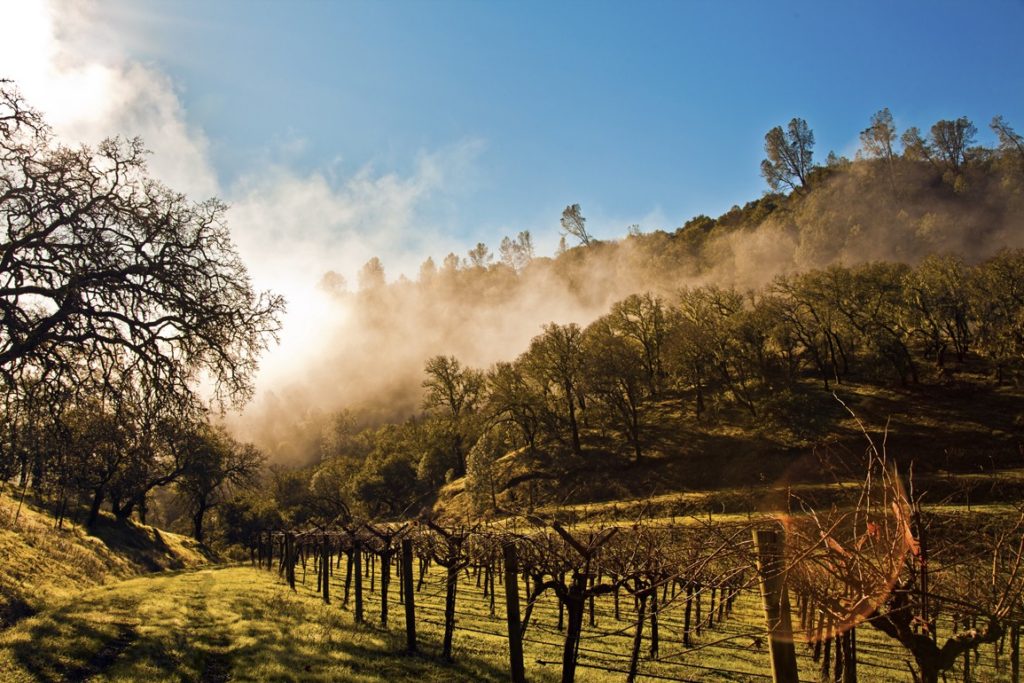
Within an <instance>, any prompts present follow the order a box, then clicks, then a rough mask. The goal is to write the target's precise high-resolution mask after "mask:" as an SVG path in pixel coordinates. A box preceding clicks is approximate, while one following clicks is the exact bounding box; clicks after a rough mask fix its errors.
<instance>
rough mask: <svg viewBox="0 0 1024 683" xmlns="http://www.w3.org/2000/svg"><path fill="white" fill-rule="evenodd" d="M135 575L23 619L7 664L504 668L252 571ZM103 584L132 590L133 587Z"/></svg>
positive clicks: (285, 670) (99, 668)
mask: <svg viewBox="0 0 1024 683" xmlns="http://www.w3.org/2000/svg"><path fill="white" fill-rule="evenodd" d="M228 571H230V572H233V571H234V570H228ZM254 579H255V580H254ZM138 582H142V584H141V585H140V584H139V583H138ZM150 582H153V583H152V584H150ZM133 583H134V584H135V585H134V586H133V587H132V588H130V589H121V588H118V587H112V588H110V589H106V590H102V591H100V592H98V593H96V594H94V595H92V596H89V597H87V598H85V599H83V600H82V601H80V602H76V603H75V604H72V605H67V606H65V607H62V608H59V609H57V610H53V611H52V612H48V613H43V614H42V615H40V616H39V617H38V619H37V620H35V621H34V622H28V623H25V624H23V625H22V627H21V628H23V629H25V631H24V633H23V634H22V636H21V637H20V638H19V639H18V640H17V641H15V642H13V643H12V644H11V645H9V647H10V648H11V654H12V655H13V660H14V662H15V663H16V664H17V665H18V666H19V667H20V668H21V669H22V670H23V671H24V672H25V673H28V674H29V675H30V676H31V677H32V679H34V680H37V681H42V682H43V683H50V682H51V681H52V682H56V681H83V680H88V679H92V678H93V677H96V676H102V675H104V674H107V675H110V676H113V677H115V678H118V679H122V680H147V681H158V680H167V681H169V680H174V681H180V680H189V681H203V682H204V683H221V682H223V681H228V680H294V681H308V680H321V681H328V680H330V681H336V680H372V681H377V680H380V681H398V680H418V681H504V680H507V678H508V673H507V670H506V669H504V668H503V667H501V666H496V665H495V662H494V661H489V660H485V659H483V658H479V657H474V656H470V655H463V656H461V657H459V659H458V661H457V662H456V663H454V664H445V663H442V662H440V661H439V660H438V659H435V658H434V657H432V656H430V655H423V654H419V655H408V654H405V653H404V649H405V640H404V633H399V632H397V631H396V632H390V631H384V630H380V629H376V628H373V627H370V626H356V625H354V624H352V623H351V621H350V617H349V616H348V615H347V614H346V613H345V612H344V611H342V609H341V608H340V606H338V605H332V606H322V605H320V604H319V603H318V602H317V600H316V599H315V598H313V597H310V596H305V595H301V594H300V595H291V594H287V593H285V592H283V591H281V590H280V587H279V586H276V585H274V584H273V583H272V582H271V581H266V582H264V581H262V580H260V579H256V577H255V576H248V575H245V576H241V575H238V574H220V571H219V570H212V571H210V570H205V571H204V572H200V573H199V574H193V573H191V572H184V573H181V575H180V576H169V575H168V574H166V573H165V574H162V575H160V576H154V577H140V578H138V579H134V580H133ZM108 590H115V591H117V590H130V591H131V595H130V596H123V595H120V594H118V593H116V592H115V593H113V594H111V593H110V592H108ZM168 601H169V602H170V603H172V604H173V607H168V608H166V612H167V614H166V616H167V617H168V618H167V619H166V620H161V618H160V617H157V618H154V619H153V621H152V622H146V621H144V620H145V619H147V617H146V615H147V614H154V613H155V612H154V609H157V610H164V607H163V604H164V602H168ZM182 607H184V610H182V609H181V608H182ZM160 614H161V615H163V614H164V612H160ZM182 617H184V623H183V620H182ZM420 649H421V651H425V652H427V653H433V652H437V651H439V650H440V644H439V643H435V642H433V640H432V639H428V638H424V637H423V636H422V634H421V639H420ZM457 655H458V653H457Z"/></svg>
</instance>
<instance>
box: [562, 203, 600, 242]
mask: <svg viewBox="0 0 1024 683" xmlns="http://www.w3.org/2000/svg"><path fill="white" fill-rule="evenodd" d="M562 230H563V231H564V232H563V234H562V236H563V237H564V236H565V235H572V236H573V237H575V238H576V239H578V240H579V241H580V244H582V245H583V246H585V247H588V246H590V245H591V244H593V243H594V238H593V237H592V236H591V235H590V233H588V232H587V219H586V218H584V217H583V212H582V209H580V205H579V204H573V205H572V206H567V207H565V210H564V211H562Z"/></svg>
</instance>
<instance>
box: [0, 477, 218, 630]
mask: <svg viewBox="0 0 1024 683" xmlns="http://www.w3.org/2000/svg"><path fill="white" fill-rule="evenodd" d="M0 558H2V559H0V628H2V627H4V626H6V625H9V624H11V623H14V622H16V621H17V620H18V619H21V618H23V617H24V616H26V615H28V614H32V613H34V612H36V611H38V610H41V609H45V608H46V607H49V606H51V605H53V604H56V603H59V602H61V601H62V600H65V599H67V598H69V597H71V596H73V595H76V594H77V593H79V592H80V591H81V590H82V589H84V588H88V587H90V586H97V585H102V584H105V583H109V582H112V581H119V580H121V579H125V578H129V577H132V576H136V575H138V574H142V573H145V572H153V571H162V570H167V569H186V568H192V567H198V566H200V565H203V564H207V563H208V562H210V561H211V559H212V557H211V556H210V554H209V551H207V550H206V549H205V548H203V547H202V546H201V545H200V544H199V543H197V542H196V541H195V540H193V539H191V538H186V537H185V536H180V535H178V534H172V533H169V532H166V531H161V530H159V529H156V528H155V527H151V526H145V525H142V524H136V523H134V522H124V523H118V522H114V520H113V519H111V518H107V517H103V518H101V519H100V521H99V523H98V524H96V525H95V526H94V527H93V528H92V529H86V528H85V527H84V526H82V525H81V524H77V523H75V522H73V521H71V520H65V521H64V524H63V525H62V526H61V527H59V528H58V527H57V525H56V521H55V520H54V518H53V516H52V515H51V514H50V513H49V512H48V511H47V510H45V509H43V508H38V507H35V506H33V505H32V504H30V503H29V502H25V503H24V504H21V505H19V501H18V500H16V499H13V498H11V497H10V496H7V495H4V494H0Z"/></svg>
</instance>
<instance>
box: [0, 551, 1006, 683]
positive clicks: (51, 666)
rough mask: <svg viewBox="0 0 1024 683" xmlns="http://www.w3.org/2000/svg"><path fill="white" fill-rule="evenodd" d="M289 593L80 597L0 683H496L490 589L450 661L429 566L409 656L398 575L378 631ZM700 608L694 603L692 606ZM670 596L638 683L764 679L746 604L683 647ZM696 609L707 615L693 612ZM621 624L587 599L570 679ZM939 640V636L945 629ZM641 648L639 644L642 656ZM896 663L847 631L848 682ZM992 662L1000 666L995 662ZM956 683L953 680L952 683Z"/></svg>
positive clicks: (810, 672)
mask: <svg viewBox="0 0 1024 683" xmlns="http://www.w3.org/2000/svg"><path fill="white" fill-rule="evenodd" d="M309 570H310V571H309V572H308V574H307V575H306V577H305V581H304V582H303V570H302V567H301V566H300V567H299V568H298V571H297V575H298V579H299V584H298V585H297V591H296V592H295V593H293V592H292V591H291V590H290V589H289V588H287V586H285V585H284V583H283V582H282V581H281V580H280V579H279V578H278V575H277V572H276V570H275V571H267V570H259V569H253V568H250V567H245V566H230V567H224V566H222V567H216V568H208V569H201V570H192V571H187V572H177V573H162V574H155V575H151V576H144V577H139V578H135V579H130V580H127V581H123V582H120V583H117V584H112V585H109V586H104V587H99V588H94V589H90V590H88V591H86V592H84V593H83V594H81V595H80V596H78V597H77V598H74V599H70V600H68V601H67V602H66V603H65V604H63V605H60V606H58V607H56V608H54V609H52V610H48V611H46V612H43V613H41V614H39V615H37V616H35V617H31V618H29V619H26V620H24V621H23V622H22V623H20V624H19V625H17V626H16V627H14V628H12V629H10V630H8V631H6V632H4V633H2V634H0V672H2V673H0V680H3V681H19V682H20V681H57V680H85V679H89V680H95V681H141V680H145V681H227V680H238V681H267V680H272V681H358V682H363V681H366V682H369V681H399V680H403V681H404V680H417V681H504V680H507V676H508V675H507V645H506V640H505V638H504V635H503V634H504V629H505V621H504V610H503V601H502V596H503V592H502V588H501V586H500V585H499V586H498V600H497V601H496V604H495V612H494V614H493V615H492V614H491V611H490V604H489V600H487V599H485V598H484V597H483V594H482V590H481V589H478V588H476V585H475V581H474V580H473V579H472V578H466V577H465V575H464V576H463V580H462V581H461V582H460V586H459V600H458V623H457V627H456V631H455V644H454V656H455V660H456V663H455V664H452V665H447V664H444V663H442V662H440V659H439V656H440V641H441V635H442V630H443V619H444V617H443V600H444V596H443V574H442V572H441V571H440V570H434V571H432V572H431V573H430V574H429V576H428V580H427V582H426V583H425V584H424V586H423V589H422V590H421V591H420V592H418V593H417V595H416V607H417V628H418V632H419V640H420V650H421V652H422V654H421V655H417V656H409V655H406V654H403V651H404V649H405V633H404V616H403V611H402V608H401V606H400V605H399V604H398V595H397V581H394V582H392V589H391V600H390V602H391V623H390V630H383V629H381V628H380V627H379V604H380V602H379V586H380V583H379V577H378V579H377V581H376V582H375V583H376V586H375V587H376V588H377V590H376V591H373V592H371V591H369V581H368V580H367V581H366V582H365V583H364V594H365V598H366V608H365V609H366V619H367V624H365V625H361V626H357V625H355V624H354V623H353V619H352V614H351V611H350V610H349V609H345V608H343V607H342V606H341V604H340V603H341V600H342V594H343V585H342V583H343V578H344V577H343V574H344V572H343V570H341V571H337V573H336V574H335V575H334V577H333V580H332V589H333V596H334V598H335V599H334V600H333V602H332V604H331V605H324V604H323V602H322V600H321V599H320V598H319V596H318V595H317V594H316V593H315V583H316V580H315V574H313V572H312V566H311V565H310V567H309ZM706 604H707V603H706V602H705V605H706ZM679 607H680V604H679V601H677V602H676V603H670V604H668V606H667V607H665V612H664V613H663V614H662V615H661V619H660V633H661V648H660V661H657V662H654V661H643V662H642V664H641V672H642V673H643V674H646V676H644V677H642V678H641V680H662V679H661V678H659V677H664V678H665V679H668V680H681V681H768V680H770V676H769V675H768V674H769V671H768V670H767V667H768V653H767V651H766V649H765V648H764V646H763V645H761V644H760V643H758V642H757V639H758V638H760V637H761V636H763V630H764V627H763V617H762V616H761V611H760V605H759V598H758V596H757V595H756V593H755V592H753V591H747V592H745V593H743V594H741V596H740V598H739V599H738V601H737V602H736V606H735V611H734V613H733V616H732V618H730V619H728V620H727V621H725V622H724V623H723V624H721V625H716V626H715V627H714V628H711V629H705V630H704V631H703V633H702V634H701V636H700V637H698V638H697V640H696V642H695V647H693V648H689V649H687V648H684V647H683V646H682V643H681V638H682V625H681V611H680V609H679ZM705 609H706V608H705ZM621 616H622V621H616V620H615V619H614V615H613V613H612V600H611V598H604V599H602V600H599V601H598V603H597V605H596V624H595V626H594V627H593V628H591V627H590V626H589V625H588V624H586V623H585V625H584V634H583V640H582V643H581V647H580V655H579V662H580V669H579V670H578V676H577V680H579V681H598V682H604V681H622V680H624V679H625V669H626V668H627V666H628V655H629V651H630V644H631V642H632V637H633V626H632V624H631V617H632V607H631V601H630V600H628V598H627V597H626V596H625V594H624V595H623V600H622V614H621ZM557 620H558V619H557V608H556V603H555V601H554V599H553V597H548V598H546V599H544V600H543V601H542V602H540V603H539V604H538V607H537V609H536V611H535V612H534V616H533V618H532V619H531V624H530V627H529V630H528V632H527V635H526V643H525V653H526V669H527V676H528V678H529V679H530V680H532V681H556V680H558V679H559V674H560V659H561V644H562V637H563V636H562V633H560V632H559V630H558V628H557ZM947 633H948V631H947ZM648 647H649V641H648V640H647V639H646V638H645V641H644V649H643V653H644V657H645V658H646V656H647V654H648ZM797 652H798V658H799V661H800V667H801V678H802V679H803V680H816V679H817V670H816V665H815V664H814V662H812V661H811V658H810V652H809V650H808V648H807V647H806V646H804V645H799V646H798V648H797ZM905 660H906V656H905V655H904V654H903V653H902V652H901V650H900V649H899V648H898V646H896V644H895V643H894V642H893V641H890V640H888V639H887V638H886V637H885V636H883V635H881V634H880V633H878V632H877V631H875V630H873V629H871V628H869V627H862V628H860V629H858V662H859V674H860V675H859V680H861V681H901V682H902V681H910V675H909V673H908V669H907V667H906V664H905V663H904V662H905ZM1003 661H1004V662H1005V661H1006V659H1005V657H1004V659H1003ZM974 671H975V680H982V681H993V682H995V681H1001V680H1008V675H1007V674H1005V673H1003V672H1000V671H997V669H996V667H995V660H994V658H993V649H992V648H986V649H984V650H983V651H981V652H980V659H979V660H978V662H977V663H976V664H975V665H974ZM954 680H959V679H954Z"/></svg>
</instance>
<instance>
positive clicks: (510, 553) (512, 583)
mask: <svg viewBox="0 0 1024 683" xmlns="http://www.w3.org/2000/svg"><path fill="white" fill-rule="evenodd" d="M502 553H503V554H504V557H505V622H506V624H507V625H508V655H509V672H510V674H511V676H512V683H526V669H525V668H524V666H523V632H522V630H521V629H522V626H521V625H520V623H519V558H518V556H517V555H516V546H515V544H514V543H505V544H504V545H503V546H502Z"/></svg>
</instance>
